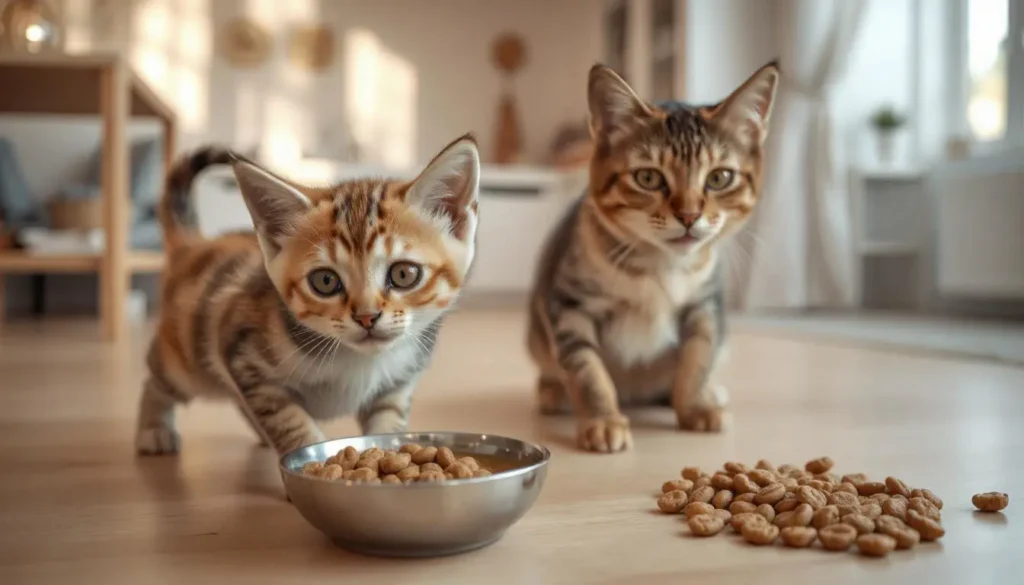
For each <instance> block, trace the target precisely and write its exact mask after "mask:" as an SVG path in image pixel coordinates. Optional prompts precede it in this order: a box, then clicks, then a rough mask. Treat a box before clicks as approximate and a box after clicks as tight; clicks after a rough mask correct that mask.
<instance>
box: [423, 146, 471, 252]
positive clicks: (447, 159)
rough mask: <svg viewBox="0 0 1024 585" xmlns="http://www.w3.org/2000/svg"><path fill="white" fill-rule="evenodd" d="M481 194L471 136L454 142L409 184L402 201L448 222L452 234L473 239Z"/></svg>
mask: <svg viewBox="0 0 1024 585" xmlns="http://www.w3.org/2000/svg"><path fill="white" fill-rule="evenodd" d="M479 191H480V153H479V151H478V150H477V146H476V140H475V139H474V138H473V136H472V135H471V134H466V135H464V136H461V137H460V138H458V139H456V140H455V141H454V142H452V143H451V144H449V145H448V146H446V147H445V148H444V150H442V151H441V152H440V153H439V154H438V155H437V156H435V157H434V160H432V161H430V164H428V165H427V167H426V168H425V169H423V172H422V173H420V175H419V176H418V177H416V179H415V180H413V182H412V183H410V184H409V186H408V188H407V190H406V195H405V201H406V203H407V204H409V205H410V206H413V207H418V208H420V209H422V210H424V211H426V212H427V213H428V214H429V215H431V216H433V217H437V218H441V219H443V220H445V221H447V222H448V223H449V226H450V231H451V233H452V235H454V236H455V237H456V238H458V239H460V240H462V241H468V240H472V238H473V236H474V234H475V232H476V211H477V197H478V196H479Z"/></svg>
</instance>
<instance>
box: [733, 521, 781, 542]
mask: <svg viewBox="0 0 1024 585" xmlns="http://www.w3.org/2000/svg"><path fill="white" fill-rule="evenodd" d="M740 534H742V535H743V540H745V541H747V542H749V543H750V544H756V545H758V546H764V545H768V544H771V543H773V542H775V539H776V538H778V537H779V527H778V526H772V525H771V524H768V523H767V522H747V523H745V524H744V525H743V528H742V529H741V532H740Z"/></svg>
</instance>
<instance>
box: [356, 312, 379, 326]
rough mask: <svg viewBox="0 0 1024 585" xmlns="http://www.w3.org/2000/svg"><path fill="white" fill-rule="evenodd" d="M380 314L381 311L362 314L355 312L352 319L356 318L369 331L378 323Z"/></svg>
mask: <svg viewBox="0 0 1024 585" xmlns="http://www.w3.org/2000/svg"><path fill="white" fill-rule="evenodd" d="M380 314H381V312H380V311H377V312H376V313H363V314H360V315H357V314H355V313H353V314H352V319H353V320H355V322H356V323H359V324H360V325H362V327H363V329H366V330H367V331H369V330H370V329H373V326H374V325H376V324H377V321H378V320H379V319H380Z"/></svg>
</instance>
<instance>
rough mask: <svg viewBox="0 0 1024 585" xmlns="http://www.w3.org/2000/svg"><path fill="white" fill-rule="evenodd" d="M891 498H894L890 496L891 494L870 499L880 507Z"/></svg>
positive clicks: (877, 495)
mask: <svg viewBox="0 0 1024 585" xmlns="http://www.w3.org/2000/svg"><path fill="white" fill-rule="evenodd" d="M891 497H892V496H890V495H889V494H872V495H871V496H870V497H869V498H868V499H870V500H872V501H874V502H877V503H878V504H879V505H882V504H884V503H885V501H886V500H888V499H889V498H891Z"/></svg>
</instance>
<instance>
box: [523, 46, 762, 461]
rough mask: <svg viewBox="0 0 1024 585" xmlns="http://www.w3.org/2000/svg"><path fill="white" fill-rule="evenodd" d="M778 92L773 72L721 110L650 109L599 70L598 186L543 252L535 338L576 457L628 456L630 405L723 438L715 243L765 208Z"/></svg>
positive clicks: (545, 398) (592, 86) (543, 385)
mask: <svg viewBox="0 0 1024 585" xmlns="http://www.w3.org/2000/svg"><path fill="white" fill-rule="evenodd" d="M778 80H779V72H778V68H777V67H776V65H775V64H774V63H770V64H768V65H765V66H764V67H762V68H761V69H760V70H758V71H757V72H756V73H754V74H753V76H752V77H750V79H749V80H747V81H746V82H745V83H744V84H743V85H741V86H740V87H739V88H738V89H737V90H735V91H734V92H733V93H732V95H730V96H729V97H727V98H726V99H725V100H724V101H722V102H721V103H718V104H715V105H712V106H703V107H691V106H687V105H685V104H682V103H678V102H670V103H662V104H656V105H655V104H649V103H646V102H644V101H643V100H641V99H640V98H639V97H637V95H636V94H635V93H634V92H633V90H632V89H631V88H630V87H629V86H628V85H627V84H626V82H625V81H623V80H622V78H620V77H619V76H618V75H616V74H615V73H614V72H613V71H612V70H611V69H608V68H607V67H604V66H601V65H595V66H594V67H593V68H592V69H591V71H590V81H589V96H588V97H589V104H590V119H591V134H592V136H593V138H594V141H595V153H594V155H593V158H592V160H591V165H590V185H589V188H588V191H587V192H586V193H584V195H583V196H582V198H581V199H580V200H579V201H577V203H576V204H575V205H574V206H573V207H572V209H571V210H570V211H569V213H568V214H567V215H566V216H565V218H563V220H562V221H561V223H560V225H559V226H558V227H557V228H556V229H555V231H554V233H553V234H551V236H550V239H549V240H548V242H547V244H546V247H545V249H544V252H543V253H542V257H541V263H540V266H539V269H538V272H537V275H536V280H535V284H534V288H533V292H532V295H531V302H530V324H529V333H528V346H529V350H530V355H531V356H532V358H533V360H534V362H535V363H536V364H537V367H538V369H539V370H540V376H539V378H538V382H537V386H538V391H539V393H540V403H541V411H542V412H544V413H560V412H564V411H566V410H569V409H572V410H574V411H575V412H576V415H577V416H578V418H579V423H578V432H577V439H578V443H579V445H580V447H581V448H583V449H586V450H590V451H598V452H615V451H621V450H623V449H626V448H628V447H629V446H630V444H631V441H632V438H631V433H630V427H629V420H628V419H627V418H626V417H625V416H624V415H623V414H622V412H621V410H620V406H622V405H628V404H671V405H672V407H673V408H674V409H675V412H676V416H677V419H678V422H679V425H680V427H682V428H683V429H688V430H695V431H719V430H721V429H722V426H723V419H724V417H725V407H726V403H727V400H728V399H727V395H726V392H725V389H724V388H722V387H721V386H720V385H718V384H715V383H714V382H713V381H712V380H711V374H712V371H713V369H714V366H715V364H716V361H717V358H718V356H719V354H720V350H721V347H722V343H723V340H724V336H725V325H724V313H723V310H724V307H723V293H722V281H721V275H720V264H719V257H718V256H719V243H720V242H721V241H722V240H723V239H724V238H726V237H727V236H728V235H730V234H732V233H734V232H735V231H736V230H737V228H739V227H740V226H741V225H742V224H743V223H744V221H745V220H746V219H747V218H748V217H749V216H750V214H751V212H752V211H753V209H754V206H755V205H756V204H757V200H758V196H759V189H760V186H761V174H762V166H763V155H764V153H763V147H764V142H765V138H766V136H767V133H768V121H769V118H770V116H771V109H772V100H773V99H774V96H775V89H776V86H777V85H778Z"/></svg>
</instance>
